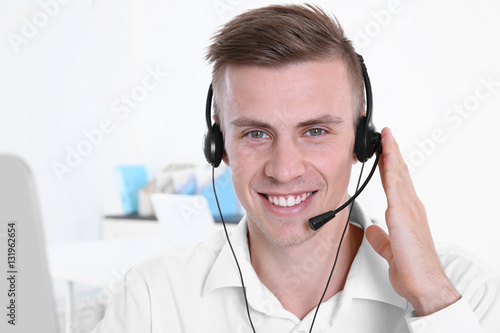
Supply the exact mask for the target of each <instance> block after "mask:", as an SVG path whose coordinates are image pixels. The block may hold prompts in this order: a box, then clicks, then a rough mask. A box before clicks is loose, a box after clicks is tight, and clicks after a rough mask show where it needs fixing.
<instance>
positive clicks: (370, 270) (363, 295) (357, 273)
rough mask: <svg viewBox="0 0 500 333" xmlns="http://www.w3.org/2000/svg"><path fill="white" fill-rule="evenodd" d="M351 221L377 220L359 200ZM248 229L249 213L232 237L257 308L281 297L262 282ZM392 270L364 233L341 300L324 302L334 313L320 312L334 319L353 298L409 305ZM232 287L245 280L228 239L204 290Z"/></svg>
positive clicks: (367, 222) (251, 301)
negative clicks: (395, 285) (254, 264)
mask: <svg viewBox="0 0 500 333" xmlns="http://www.w3.org/2000/svg"><path fill="white" fill-rule="evenodd" d="M351 223H352V224H354V225H357V226H359V227H361V228H363V229H364V230H366V229H367V228H368V227H369V226H370V225H372V224H373V223H372V221H371V220H370V219H369V218H368V217H366V215H365V214H364V212H363V211H362V209H361V208H360V206H359V205H358V204H357V203H354V207H353V212H352V215H351ZM247 230H248V228H247V221H246V217H244V218H243V219H242V220H241V221H240V223H239V225H238V227H237V228H236V229H235V230H234V232H233V233H232V235H231V236H230V240H231V244H232V245H233V248H234V251H235V254H236V256H237V258H238V262H239V265H240V268H241V271H242V273H243V277H244V281H245V285H246V288H247V290H248V289H249V288H252V290H251V291H250V292H247V296H248V297H249V300H248V301H249V304H250V305H251V306H253V307H254V308H255V307H256V306H255V304H259V303H260V304H264V303H265V302H266V301H267V302H269V301H270V302H272V303H275V302H277V299H276V298H275V297H273V295H272V294H271V293H270V292H269V291H268V290H267V288H266V287H265V286H264V285H263V284H262V283H261V282H260V280H259V278H258V276H257V274H256V273H255V271H254V269H253V267H252V265H251V261H250V253H249V249H248V238H247ZM388 271H389V266H388V264H387V262H386V261H385V259H383V258H382V257H380V256H379V255H378V254H377V253H376V252H375V251H374V250H373V248H372V247H371V245H370V244H369V243H368V241H367V239H366V236H363V241H362V243H361V246H360V248H359V250H358V253H357V255H356V257H355V259H354V261H353V263H352V265H351V269H350V271H349V274H348V276H347V280H346V284H345V287H344V290H343V292H342V294H341V295H340V302H335V304H336V305H334V306H333V305H332V306H329V305H328V304H327V303H328V301H327V302H325V303H324V304H323V305H322V307H323V306H325V307H326V308H329V307H331V311H333V312H334V313H333V314H332V313H331V312H330V311H328V310H327V311H320V312H324V313H325V312H326V313H330V316H331V318H332V320H333V318H334V317H337V316H339V315H341V314H342V313H344V312H345V311H347V310H348V309H349V305H350V304H351V302H352V300H353V299H357V298H358V299H366V300H373V301H379V302H384V303H388V304H391V305H393V306H397V307H399V308H402V309H403V310H404V309H406V307H407V301H406V300H405V299H404V298H402V297H401V296H399V295H398V294H397V293H396V292H395V291H394V289H393V288H392V285H391V284H390V281H389V276H388ZM231 287H236V288H240V287H241V280H240V276H239V274H238V270H237V267H236V263H235V261H234V258H233V254H232V253H231V249H230V247H229V244H228V243H227V242H226V243H225V244H224V246H223V248H222V250H221V252H220V253H219V255H218V257H217V259H216V260H215V262H214V264H213V266H212V268H211V270H210V272H209V274H208V276H207V279H206V281H205V286H204V292H203V293H204V295H206V294H207V293H209V292H211V291H213V290H216V289H219V288H231ZM262 297H265V298H267V300H265V301H263V300H262ZM332 298H334V297H332ZM259 299H260V301H259ZM257 307H258V305H257ZM256 310H258V311H259V309H258V308H256ZM266 312H267V311H266ZM313 313H314V310H313V311H312V312H311V313H310V314H309V315H308V316H306V318H304V320H303V322H308V321H309V320H310V319H312V314H313ZM308 319H309V320H308ZM318 319H319V318H318ZM304 324H305V323H304Z"/></svg>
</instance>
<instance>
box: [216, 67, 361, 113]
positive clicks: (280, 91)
mask: <svg viewBox="0 0 500 333" xmlns="http://www.w3.org/2000/svg"><path fill="white" fill-rule="evenodd" d="M223 81H224V82H223V86H224V88H223V89H224V90H225V91H224V95H225V96H224V97H225V98H224V100H225V101H224V107H223V108H222V109H223V110H224V111H223V113H224V114H223V118H226V119H233V120H234V119H235V118H238V117H257V118H265V119H266V120H273V119H274V120H280V119H281V120H284V119H287V118H291V117H293V118H294V119H297V120H298V121H304V120H305V119H307V118H313V117H315V116H318V115H321V114H323V115H324V114H331V115H333V116H335V117H341V118H342V119H343V120H345V121H352V119H353V111H352V101H351V90H350V85H349V78H348V72H347V69H346V66H345V64H344V62H343V61H341V60H318V61H309V62H300V63H292V64H287V65H285V66H281V67H272V68H270V67H263V66H255V65H228V67H227V68H226V70H225V73H224V78H223Z"/></svg>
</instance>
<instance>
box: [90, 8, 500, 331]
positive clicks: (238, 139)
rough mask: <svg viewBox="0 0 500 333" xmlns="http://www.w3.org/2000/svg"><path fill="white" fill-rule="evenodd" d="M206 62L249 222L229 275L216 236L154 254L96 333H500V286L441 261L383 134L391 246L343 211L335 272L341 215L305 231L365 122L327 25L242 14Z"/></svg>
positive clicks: (345, 178) (358, 89)
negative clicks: (209, 64)
mask: <svg viewBox="0 0 500 333" xmlns="http://www.w3.org/2000/svg"><path fill="white" fill-rule="evenodd" d="M207 59H208V60H209V61H210V62H212V63H213V64H214V70H213V80H212V82H213V88H214V96H215V103H214V104H215V105H214V106H215V113H214V119H215V121H216V122H217V123H218V124H220V127H221V129H222V132H223V136H224V145H225V151H224V155H223V160H224V162H225V163H226V164H227V165H228V166H229V167H230V168H231V171H232V180H233V186H234V189H235V192H236V194H237V196H238V198H239V200H240V202H241V204H242V205H243V207H244V208H245V210H246V217H245V218H244V219H243V220H242V221H241V222H240V225H239V226H238V228H237V229H236V230H235V231H234V233H233V234H232V235H231V244H232V246H233V247H234V252H235V255H236V257H237V258H238V263H239V267H237V266H236V265H235V262H234V260H233V257H232V254H231V249H230V247H229V244H228V243H226V241H225V239H224V237H223V236H222V235H221V234H216V235H214V236H213V237H212V238H210V239H209V240H207V241H205V242H204V243H202V244H199V245H197V246H196V247H192V248H189V249H184V250H176V251H171V252H169V253H164V254H160V255H158V256H157V257H155V258H153V259H151V260H149V261H147V262H146V263H144V264H142V265H139V266H138V267H135V268H134V269H132V270H131V271H130V273H129V275H128V276H127V279H126V286H125V288H124V291H123V292H122V293H120V294H119V295H116V297H115V299H114V300H113V303H112V304H111V305H110V306H109V308H108V310H107V313H106V316H105V318H104V320H103V321H102V322H101V323H100V325H99V326H98V327H97V328H96V332H251V331H252V330H255V331H256V332H307V331H310V330H312V331H314V332H384V333H386V332H398V333H399V332H468V333H470V332H483V331H484V332H496V331H498V328H499V327H500V324H499V322H498V319H497V318H494V316H495V315H494V313H497V315H496V316H498V313H500V305H499V302H498V301H496V299H498V296H499V294H500V290H499V288H498V287H499V286H500V279H499V276H498V275H488V272H487V270H486V269H483V268H482V267H481V266H479V265H476V264H474V263H473V262H472V261H470V260H468V259H467V258H465V257H460V256H459V255H458V254H457V253H456V252H454V251H453V250H448V251H447V252H446V253H443V254H441V257H439V256H438V254H437V253H436V250H435V248H434V244H433V241H432V237H431V234H430V230H429V226H428V221H427V218H426V214H425V209H424V206H423V205H422V203H421V202H420V200H419V199H418V197H417V195H416V193H415V191H414V188H413V185H412V182H411V179H410V176H409V172H408V169H407V167H406V165H405V163H404V161H403V158H402V156H401V153H400V151H399V149H398V146H397V143H396V142H395V140H394V137H393V136H392V134H391V132H390V130H389V129H384V130H383V131H382V133H381V135H382V146H383V153H382V156H381V158H380V163H379V169H380V175H381V178H382V184H383V186H384V190H385V193H386V196H387V203H388V208H387V212H386V223H387V227H388V230H389V235H387V234H386V233H385V232H384V231H383V230H382V229H381V228H380V227H378V226H375V225H372V224H371V222H370V220H369V219H368V218H366V217H365V216H364V214H363V212H362V211H361V209H360V207H358V206H357V205H354V207H353V213H352V216H351V218H350V222H351V223H349V224H348V225H347V228H346V231H345V235H344V238H343V242H342V247H341V248H340V252H339V254H338V258H337V259H335V257H336V254H337V249H338V248H339V244H340V242H341V237H342V234H343V229H344V226H345V225H346V221H347V220H348V216H349V211H348V209H344V210H342V211H341V212H339V213H338V214H337V215H336V217H335V218H334V219H333V220H331V221H330V222H329V223H327V224H325V225H324V226H323V227H322V228H320V229H319V230H318V231H313V230H311V229H310V228H309V226H308V222H307V221H308V219H309V218H310V217H313V216H316V215H318V214H321V213H323V212H325V211H328V210H332V209H335V208H337V207H339V206H340V205H342V204H343V203H344V202H346V201H347V199H348V193H347V187H348V183H349V179H350V175H351V168H352V165H353V164H355V163H356V161H357V160H356V157H355V155H354V153H353V147H354V141H355V128H356V125H357V122H358V120H359V119H360V117H361V116H362V115H363V114H364V112H365V111H364V90H363V78H362V74H361V67H360V63H359V61H358V57H357V55H356V53H355V51H354V49H353V47H352V45H351V43H350V42H349V41H348V40H347V39H346V38H345V37H344V34H343V31H342V29H341V27H340V26H339V25H338V23H337V22H336V21H335V20H334V19H332V18H331V17H329V16H328V15H327V14H325V13H324V12H323V11H322V10H320V9H319V8H317V7H313V6H296V5H290V6H270V7H266V8H261V9H256V10H252V11H249V12H247V13H245V14H242V15H240V16H239V17H237V18H235V19H234V20H232V21H231V22H229V23H228V24H226V25H225V26H224V27H223V28H222V29H221V30H219V31H218V33H217V34H216V35H215V37H214V41H213V44H212V45H211V46H210V48H209V51H208V54H207ZM335 260H336V268H335V271H334V273H333V275H332V278H331V281H330V283H329V284H328V287H327V288H326V289H325V287H326V285H327V284H326V282H327V279H328V276H329V274H330V271H331V267H332V266H331V265H332V263H333V262H334V261H335ZM441 262H442V263H441ZM239 268H241V274H242V279H241V280H243V281H241V280H240V277H239V273H238V269H239ZM387 272H388V273H387ZM242 282H244V284H245V288H244V290H242V289H243V288H242ZM244 291H246V292H245V293H244ZM323 293H324V298H323V301H324V302H323V303H322V304H321V307H320V309H319V310H318V313H317V315H315V312H316V309H317V305H318V302H319V300H320V299H321V297H322V295H323ZM247 307H248V308H247ZM247 311H248V313H247Z"/></svg>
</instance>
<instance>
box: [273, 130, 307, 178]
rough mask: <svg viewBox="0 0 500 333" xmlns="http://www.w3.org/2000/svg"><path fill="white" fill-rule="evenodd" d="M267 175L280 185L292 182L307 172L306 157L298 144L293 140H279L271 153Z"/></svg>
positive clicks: (274, 144)
mask: <svg viewBox="0 0 500 333" xmlns="http://www.w3.org/2000/svg"><path fill="white" fill-rule="evenodd" d="M269 154H270V156H269V160H268V162H267V163H266V166H265V170H264V171H265V174H266V176H268V177H271V178H274V179H275V180H277V181H278V182H280V183H287V182H290V181H292V180H294V179H296V178H298V177H300V176H302V175H303V174H304V172H305V169H306V167H305V163H304V155H303V152H302V151H301V149H300V146H299V144H298V142H296V141H295V140H293V139H290V140H288V139H284V138H281V139H277V140H275V142H274V143H273V146H272V149H270V152H269Z"/></svg>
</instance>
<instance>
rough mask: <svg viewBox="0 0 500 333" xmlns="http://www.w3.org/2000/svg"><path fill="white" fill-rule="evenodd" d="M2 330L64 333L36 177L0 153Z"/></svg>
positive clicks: (7, 331)
mask: <svg viewBox="0 0 500 333" xmlns="http://www.w3.org/2000/svg"><path fill="white" fill-rule="evenodd" d="M0 309H2V310H1V312H0V318H1V319H0V332H6V333H11V332H12V333H14V332H19V333H21V332H22V333H26V332H47V333H52V332H58V327H57V320H56V312H55V306H54V296H53V292H52V285H51V280H50V276H49V271H48V266H47V258H46V249H45V239H44V233H43V226H42V219H41V216H40V211H39V206H38V197H37V194H36V189H35V184H34V181H33V176H32V174H31V172H30V170H29V168H28V167H27V165H26V164H25V163H24V162H23V161H22V160H21V159H20V158H18V157H16V156H13V155H0Z"/></svg>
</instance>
